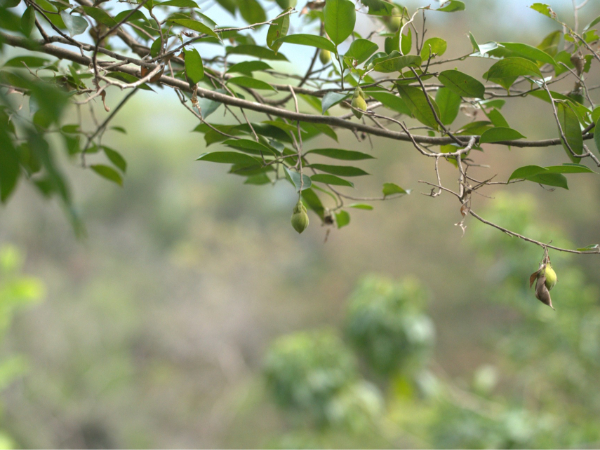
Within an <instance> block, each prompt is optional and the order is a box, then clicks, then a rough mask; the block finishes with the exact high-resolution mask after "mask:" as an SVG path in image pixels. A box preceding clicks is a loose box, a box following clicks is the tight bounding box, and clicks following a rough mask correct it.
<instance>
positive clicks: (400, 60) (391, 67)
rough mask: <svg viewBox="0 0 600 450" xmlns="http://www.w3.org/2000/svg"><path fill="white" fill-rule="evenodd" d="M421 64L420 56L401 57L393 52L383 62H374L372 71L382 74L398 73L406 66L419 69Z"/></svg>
mask: <svg viewBox="0 0 600 450" xmlns="http://www.w3.org/2000/svg"><path fill="white" fill-rule="evenodd" d="M375 61H377V60H375ZM375 61H374V62H375ZM421 62H422V61H421V57H420V56H415V55H401V54H400V53H398V52H396V51H393V52H392V53H391V54H390V56H389V57H387V58H385V59H384V60H383V61H381V60H379V61H377V62H375V65H374V70H375V71H376V72H382V73H391V72H398V71H400V70H402V69H404V68H405V67H408V66H415V67H419V66H420V65H421Z"/></svg>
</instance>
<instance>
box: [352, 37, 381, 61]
mask: <svg viewBox="0 0 600 450" xmlns="http://www.w3.org/2000/svg"><path fill="white" fill-rule="evenodd" d="M378 49H379V46H378V45H377V44H376V43H375V42H372V41H370V40H368V39H356V40H354V41H353V42H352V44H350V48H349V49H348V51H347V52H346V54H345V55H344V57H346V58H352V59H354V60H356V63H357V64H361V63H363V62H365V61H366V60H367V59H369V56H371V55H372V54H373V53H375V52H376V51H377V50H378Z"/></svg>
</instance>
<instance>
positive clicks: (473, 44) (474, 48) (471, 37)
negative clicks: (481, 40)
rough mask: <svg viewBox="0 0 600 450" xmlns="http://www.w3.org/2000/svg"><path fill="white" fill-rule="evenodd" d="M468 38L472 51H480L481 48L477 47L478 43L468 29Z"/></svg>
mask: <svg viewBox="0 0 600 450" xmlns="http://www.w3.org/2000/svg"><path fill="white" fill-rule="evenodd" d="M469 40H470V41H471V45H472V46H473V53H480V52H481V50H480V49H479V44H477V41H476V40H475V36H473V35H472V34H471V32H470V31H469Z"/></svg>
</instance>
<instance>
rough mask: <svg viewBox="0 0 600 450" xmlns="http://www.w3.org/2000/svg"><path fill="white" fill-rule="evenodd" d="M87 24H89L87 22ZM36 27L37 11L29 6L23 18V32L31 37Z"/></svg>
mask: <svg viewBox="0 0 600 450" xmlns="http://www.w3.org/2000/svg"><path fill="white" fill-rule="evenodd" d="M86 23H87V22H86ZM34 26H35V9H33V7H32V6H28V7H27V9H26V10H25V12H24V13H23V16H22V17H21V30H23V33H24V34H25V36H29V35H31V32H32V31H33V27H34Z"/></svg>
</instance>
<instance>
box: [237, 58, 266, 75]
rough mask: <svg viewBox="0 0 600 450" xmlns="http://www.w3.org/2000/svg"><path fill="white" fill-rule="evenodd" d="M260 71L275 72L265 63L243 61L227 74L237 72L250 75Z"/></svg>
mask: <svg viewBox="0 0 600 450" xmlns="http://www.w3.org/2000/svg"><path fill="white" fill-rule="evenodd" d="M259 70H273V68H272V67H271V66H270V65H268V64H267V63H266V62H264V61H242V62H240V63H237V64H234V65H233V66H231V67H230V68H229V69H227V73H229V72H237V73H243V74H246V75H250V74H251V73H252V72H256V71H259Z"/></svg>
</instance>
